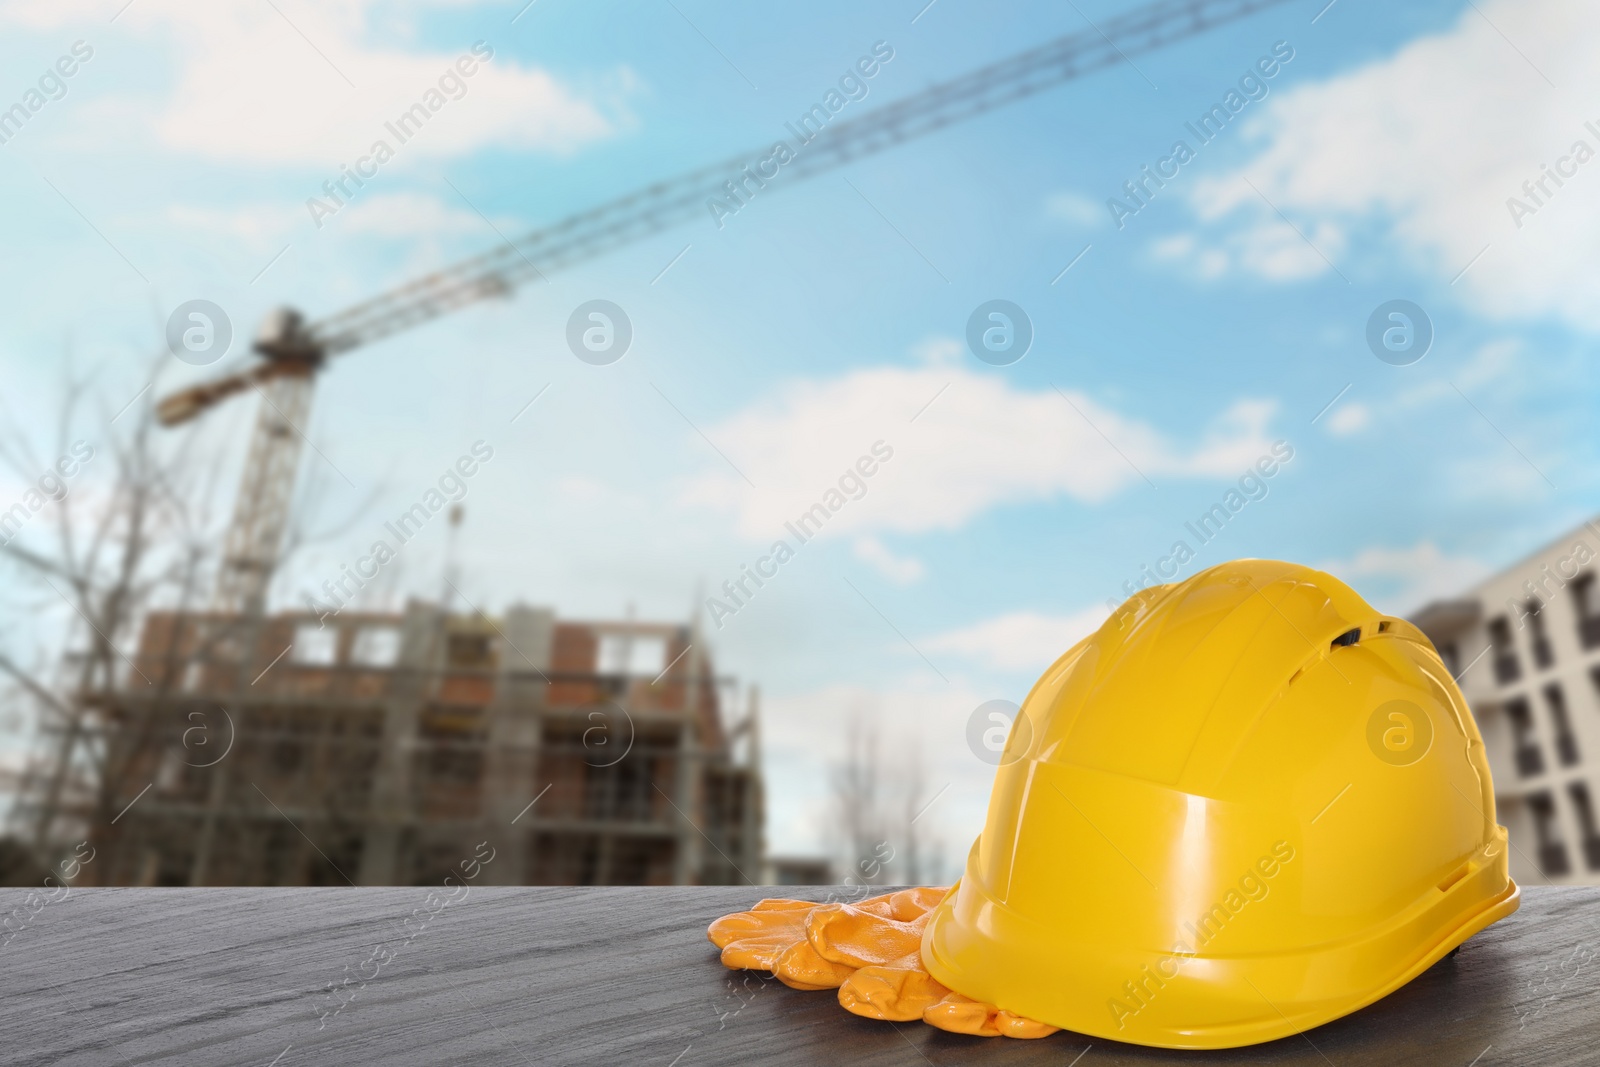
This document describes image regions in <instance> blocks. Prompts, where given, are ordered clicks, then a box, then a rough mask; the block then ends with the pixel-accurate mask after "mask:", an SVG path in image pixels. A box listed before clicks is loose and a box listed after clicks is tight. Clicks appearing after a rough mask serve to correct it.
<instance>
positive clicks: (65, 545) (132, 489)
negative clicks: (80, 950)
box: [0, 369, 217, 849]
mask: <svg viewBox="0 0 1600 1067" xmlns="http://www.w3.org/2000/svg"><path fill="white" fill-rule="evenodd" d="M92 380H93V376H92V375H88V376H78V375H75V374H73V372H72V371H71V370H70V369H69V370H68V372H67V379H66V382H65V384H64V387H63V389H62V399H61V402H60V405H59V408H58V410H57V411H56V414H55V419H54V421H55V429H54V431H53V433H51V434H50V435H49V436H50V438H51V440H50V444H49V446H48V447H47V448H43V449H42V448H41V447H40V446H39V445H38V444H36V443H35V441H34V440H33V439H32V438H30V436H29V435H28V434H27V433H26V432H25V431H24V430H23V429H22V428H21V425H22V424H21V421H20V420H18V419H16V418H14V417H8V418H7V420H6V423H7V425H8V426H9V427H11V429H10V430H8V431H7V432H6V433H5V434H4V436H0V464H3V465H4V466H5V468H7V469H8V470H9V471H10V472H11V473H12V474H13V475H14V476H16V477H17V478H18V479H19V480H20V481H21V482H22V483H23V484H24V485H25V486H27V488H26V489H25V490H24V492H23V493H22V496H21V499H19V500H17V501H16V502H12V501H4V502H0V509H3V511H0V538H3V544H0V566H5V567H7V568H8V569H11V570H12V571H13V572H15V573H16V574H17V575H18V577H20V579H21V580H20V581H19V582H17V583H15V584H12V583H8V588H10V589H12V590H14V592H13V596H12V599H13V604H12V609H13V610H14V611H16V612H18V613H19V614H21V613H26V614H25V616H24V617H27V618H30V619H31V620H33V625H32V626H31V627H29V628H28V629H27V630H26V631H25V634H20V635H14V636H17V637H19V638H21V639H20V640H17V641H16V642H15V643H14V644H13V645H12V646H11V647H0V675H3V676H4V677H5V678H7V679H8V680H9V681H11V682H12V683H13V685H14V686H15V688H16V690H18V691H19V692H20V693H22V694H26V696H27V697H28V698H29V699H31V701H32V703H33V705H34V708H35V709H36V710H37V712H38V716H39V724H40V731H39V733H40V736H41V737H47V738H52V739H56V740H58V741H59V744H57V745H54V746H52V747H53V748H54V752H52V753H51V755H50V757H49V758H45V759H43V760H39V759H36V760H34V761H33V762H32V763H31V764H30V765H29V766H28V767H27V768H26V769H25V771H24V774H23V781H22V787H23V791H24V794H25V795H28V796H29V803H28V804H27V805H26V806H27V807H28V808H29V809H30V810H28V811H26V812H24V813H23V816H24V820H25V822H26V823H27V825H25V826H24V827H21V829H22V830H23V832H24V833H25V834H26V835H27V839H28V841H29V843H30V844H31V845H32V846H33V847H34V848H35V849H43V848H44V847H46V845H47V844H49V843H50V842H51V839H52V837H53V836H55V835H56V833H57V832H58V831H59V830H60V829H61V828H59V827H55V826H53V825H52V821H53V818H54V815H55V813H56V812H57V811H59V808H60V803H61V800H62V796H63V793H64V791H66V790H67V789H68V788H69V787H71V786H72V785H73V778H74V776H75V775H77V776H81V775H84V774H88V775H89V776H90V780H91V781H92V782H93V783H94V786H93V787H94V788H95V789H96V791H97V792H98V793H99V805H98V806H102V807H103V806H105V805H107V804H109V802H110V798H111V797H113V796H114V795H115V793H116V789H117V787H118V786H119V785H120V784H121V782H120V780H119V776H120V772H121V770H122V769H123V768H121V767H119V766H118V758H119V755H120V754H119V753H117V752H113V751H109V750H107V749H106V748H105V747H104V746H99V745H97V744H96V743H95V739H94V738H92V737H91V736H90V732H89V731H88V729H87V725H88V724H87V719H88V716H90V715H91V714H92V713H93V709H94V708H96V707H98V706H101V705H102V704H103V699H102V698H103V697H104V696H106V695H108V694H110V693H112V692H113V691H115V689H116V688H117V686H118V685H119V683H121V682H122V681H123V680H124V679H127V680H128V681H130V682H131V683H133V684H144V685H150V686H154V685H155V683H154V682H153V681H151V680H150V679H149V678H142V679H141V678H140V677H138V676H139V675H140V673H141V672H140V671H139V669H138V667H136V666H135V665H134V663H133V660H132V659H131V658H129V656H128V654H127V653H126V651H125V650H126V649H127V648H128V647H130V646H129V642H130V641H131V640H132V639H133V636H134V634H135V633H136V627H137V625H138V622H139V621H140V620H141V619H142V617H143V615H144V613H145V612H146V611H148V610H149V608H150V606H151V605H152V604H154V603H157V602H159V601H160V600H162V599H165V600H167V601H168V602H169V603H171V604H172V606H174V607H176V608H178V609H179V610H182V609H184V608H185V607H187V606H188V604H189V603H191V602H192V600H193V598H194V596H195V594H196V591H197V587H198V583H199V579H200V570H201V568H202V566H204V564H205V562H206V556H207V550H206V545H207V543H208V537H207V534H208V532H209V527H210V523H209V520H210V518H211V516H210V515H209V514H208V511H207V509H206V508H205V507H204V506H203V502H204V501H205V500H206V499H207V498H208V494H206V493H205V492H203V489H204V488H205V482H206V481H207V479H208V478H209V480H210V482H211V484H213V485H214V484H215V477H216V469H217V464H216V463H215V462H212V463H201V462H197V461H196V457H197V456H198V455H200V454H201V453H199V452H198V451H197V450H195V449H194V448H193V445H194V442H195V433H194V432H193V431H191V432H189V433H185V434H173V435H158V434H157V432H156V425H155V421H154V418H153V414H152V409H151V407H150V405H149V402H148V400H145V399H142V398H144V397H147V396H148V393H149V390H150V387H148V386H147V387H146V389H145V390H143V391H141V393H140V395H139V397H136V398H135V400H134V401H133V402H132V403H130V404H127V405H124V407H123V408H122V409H121V410H118V411H115V412H113V411H111V410H109V405H108V404H106V403H105V402H104V397H103V395H101V394H97V393H96V392H95V391H94V390H92V389H91V387H90V386H91V382H92ZM96 401H99V402H98V403H97V402H96ZM7 505H9V506H7ZM52 623H54V624H53V625H52ZM23 645H26V646H28V647H20V646H23ZM80 760H87V761H88V762H87V764H80V762H79V761H80ZM78 784H79V785H82V783H81V782H80V783H78Z"/></svg>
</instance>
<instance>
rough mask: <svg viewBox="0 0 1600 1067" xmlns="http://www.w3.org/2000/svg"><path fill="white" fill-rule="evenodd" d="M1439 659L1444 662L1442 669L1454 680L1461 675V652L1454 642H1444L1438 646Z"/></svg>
mask: <svg viewBox="0 0 1600 1067" xmlns="http://www.w3.org/2000/svg"><path fill="white" fill-rule="evenodd" d="M1438 649H1439V658H1440V659H1441V660H1443V661H1444V669H1445V670H1447V671H1449V672H1450V677H1452V678H1454V677H1455V676H1456V675H1458V674H1460V673H1461V650H1460V649H1459V648H1457V647H1456V643H1455V642H1454V641H1446V642H1445V643H1444V644H1442V645H1439V646H1438Z"/></svg>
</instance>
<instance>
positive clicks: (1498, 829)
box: [922, 560, 1518, 1048]
mask: <svg viewBox="0 0 1600 1067" xmlns="http://www.w3.org/2000/svg"><path fill="white" fill-rule="evenodd" d="M1506 859H1507V841H1506V831H1505V828H1504V827H1502V826H1498V825H1496V823H1495V814H1494V787H1493V784H1492V783H1491V781H1490V778H1489V765H1488V762H1487V760H1486V759H1485V756H1484V748H1483V740H1482V738H1481V737H1480V736H1479V734H1478V729H1477V726H1476V724H1475V723H1474V722H1473V720H1472V714H1471V712H1470V711H1469V710H1468V708H1467V705H1466V702H1465V701H1464V700H1463V699H1462V696H1461V692H1460V690H1459V689H1457V688H1456V685H1455V682H1454V681H1453V680H1452V679H1451V677H1450V673H1449V671H1448V670H1446V669H1445V666H1444V664H1443V663H1442V662H1441V661H1440V659H1439V656H1438V654H1437V653H1436V652H1435V651H1434V648H1433V646H1432V644H1431V643H1430V642H1429V641H1428V639H1427V638H1426V637H1425V636H1424V635H1423V634H1422V633H1421V631H1419V630H1418V629H1416V627H1414V626H1412V625H1411V624H1410V623H1408V622H1406V621H1404V620H1403V619H1397V618H1391V617H1387V616H1384V615H1382V614H1380V613H1379V612H1378V611H1376V610H1375V609H1374V608H1372V607H1371V606H1370V605H1368V604H1367V603H1366V601H1364V600H1363V599H1362V598H1361V597H1360V596H1359V595H1358V594H1356V593H1355V592H1354V591H1353V590H1352V589H1350V588H1349V587H1348V586H1346V585H1345V584H1344V583H1343V582H1340V581H1339V580H1338V579H1336V578H1333V577H1331V576H1330V575H1327V574H1324V573H1322V572H1320V571H1316V570H1312V569H1310V568H1308V567H1301V566H1297V565H1294V564H1290V563H1280V562H1274V561H1268V560H1238V561H1235V562H1232V563H1225V564H1222V565H1220V566H1217V567H1213V568H1211V569H1210V570H1207V571H1203V572H1201V573H1199V574H1197V575H1195V576H1194V577H1192V578H1189V579H1188V580H1186V581H1184V582H1181V583H1178V584H1175V585H1167V586H1160V587H1156V588H1152V589H1148V590H1145V591H1143V592H1141V593H1140V594H1138V595H1137V596H1135V597H1134V598H1132V599H1131V600H1129V601H1128V603H1127V604H1125V605H1124V606H1123V608H1122V609H1121V610H1120V611H1118V612H1117V613H1115V614H1114V615H1113V616H1112V617H1111V618H1110V619H1108V620H1107V621H1106V622H1105V624H1104V625H1102V626H1101V627H1100V629H1099V631H1097V632H1096V633H1094V634H1093V635H1091V636H1090V637H1088V638H1086V639H1085V640H1083V641H1081V642H1080V643H1078V644H1077V645H1075V646H1074V647H1073V648H1071V649H1070V650H1068V651H1067V653H1066V654H1065V655H1063V656H1062V657H1061V658H1060V659H1058V660H1057V661H1056V662H1055V663H1054V664H1053V665H1052V666H1051V667H1050V669H1049V670H1047V671H1046V672H1045V673H1044V676H1043V677H1041V678H1040V679H1039V681H1038V682H1037V683H1036V684H1035V685H1034V687H1033V690H1032V692H1030V693H1029V694H1028V697H1027V700H1026V701H1025V703H1024V704H1023V706H1022V709H1021V712H1020V713H1019V714H1018V716H1017V719H1016V721H1015V722H1014V723H1013V724H1012V728H1011V733H1010V735H1009V738H1008V740H1007V744H1006V749H1005V751H1004V753H1003V755H1002V757H1001V766H1000V769H999V770H998V772H997V773H996V776H995V784H994V792H993V793H992V794H991V796H990V800H989V814H988V819H987V822H986V824H985V826H984V829H983V833H982V834H981V835H980V836H979V838H978V840H977V841H976V843H974V845H973V847H972V851H971V853H970V854H969V855H968V857H967V864H966V872H965V874H964V875H963V877H962V879H961V881H960V882H959V883H958V884H957V885H956V886H955V888H954V889H952V890H951V892H950V894H949V895H948V896H947V897H946V898H945V900H944V901H943V902H942V903H941V904H940V905H939V907H938V908H937V909H936V911H935V913H934V915H933V918H932V920H931V921H930V922H929V924H928V927H927V930H926V932H925V933H924V935H923V941H922V958H923V962H924V964H925V966H926V967H927V969H928V970H929V972H931V973H932V974H933V976H934V977H935V978H936V979H938V980H939V981H940V982H942V983H943V984H945V985H946V986H949V987H950V988H951V989H953V990H955V991H956V992H958V993H962V994H964V995H966V996H968V997H971V998H973V999H975V1000H981V1001H987V1002H988V1003H991V1004H994V1005H997V1006H999V1007H1001V1008H1005V1009H1008V1010H1010V1011H1012V1012H1014V1013H1016V1014H1019V1015H1023V1016H1026V1017H1028V1018H1030V1019H1036V1020H1038V1021H1040V1022H1044V1023H1048V1024H1050V1025H1052V1026H1058V1027H1062V1028H1064V1029H1070V1030H1075V1031H1078V1032H1080V1033H1083V1034H1088V1035H1091V1036H1095V1037H1101V1038H1109V1039H1114V1040H1118V1041H1127V1042H1132V1043H1136V1044H1141V1045H1156V1046H1161V1047H1165V1048H1230V1047H1234V1046H1238V1045H1248V1044H1254V1043H1256V1042H1260V1041H1268V1040H1271V1039H1273V1038H1278V1037H1283V1036H1286V1035H1289V1034H1293V1033H1297V1032H1299V1031H1302V1030H1306V1029H1308V1028H1310V1027H1313V1026H1317V1025H1320V1024H1321V1023H1325V1022H1327V1021H1329V1020H1331V1019H1336V1018H1338V1017H1340V1016H1342V1015H1346V1014H1348V1013H1350V1012H1352V1011H1355V1010H1356V1009H1358V1008H1360V1007H1363V1006H1364V1005H1367V1004H1370V1003H1372V1002H1373V1001H1375V1000H1377V999H1379V998H1380V997H1383V996H1384V995H1386V994H1387V993H1389V992H1391V991H1393V990H1394V989H1397V988H1399V987H1400V986H1401V985H1404V984H1405V983H1406V982H1408V981H1410V980H1411V979H1412V978H1414V977H1416V976H1417V975H1418V974H1420V973H1422V972H1423V971H1424V970H1426V969H1427V968H1428V967H1429V966H1430V965H1432V964H1433V963H1434V962H1435V961H1437V960H1439V959H1440V958H1442V957H1443V956H1444V955H1445V954H1446V953H1447V952H1449V951H1450V950H1451V949H1453V948H1454V947H1455V946H1457V945H1459V944H1460V943H1461V942H1463V941H1465V940H1466V939H1467V938H1468V937H1471V936H1472V935H1473V934H1474V933H1476V932H1477V931H1479V930H1481V929H1483V928H1484V927H1485V926H1488V925H1489V924H1490V923H1492V922H1494V921H1495V920H1497V919H1500V918H1502V917H1504V916H1506V915H1509V914H1510V913H1511V912H1513V911H1515V910H1516V908H1517V903H1518V890H1517V887H1516V885H1515V883H1513V882H1512V881H1511V879H1510V877H1509V876H1508V873H1507V866H1506Z"/></svg>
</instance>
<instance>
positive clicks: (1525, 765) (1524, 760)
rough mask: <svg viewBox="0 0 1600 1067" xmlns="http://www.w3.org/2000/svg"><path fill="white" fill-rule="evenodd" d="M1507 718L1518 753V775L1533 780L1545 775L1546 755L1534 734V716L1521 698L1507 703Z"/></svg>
mask: <svg viewBox="0 0 1600 1067" xmlns="http://www.w3.org/2000/svg"><path fill="white" fill-rule="evenodd" d="M1506 718H1507V719H1509V720H1510V721H1511V738H1512V744H1513V745H1514V746H1515V748H1516V752H1517V773H1518V774H1520V775H1521V776H1522V777H1524V778H1531V777H1533V776H1534V775H1536V774H1543V773H1544V753H1542V752H1540V751H1539V741H1538V739H1537V738H1536V737H1535V736H1534V733H1533V714H1532V712H1530V711H1529V710H1528V702H1527V701H1526V700H1523V699H1522V698H1521V697H1518V698H1516V699H1515V700H1508V701H1506Z"/></svg>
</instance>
